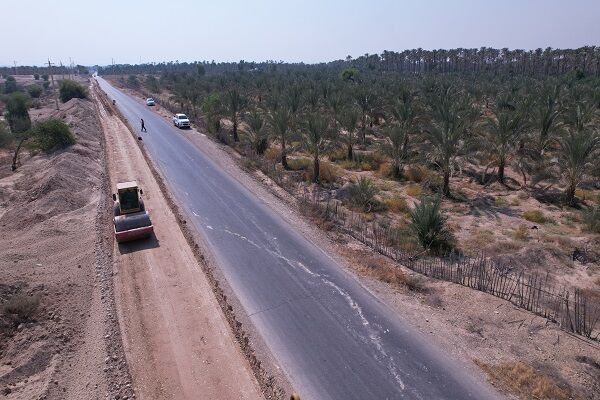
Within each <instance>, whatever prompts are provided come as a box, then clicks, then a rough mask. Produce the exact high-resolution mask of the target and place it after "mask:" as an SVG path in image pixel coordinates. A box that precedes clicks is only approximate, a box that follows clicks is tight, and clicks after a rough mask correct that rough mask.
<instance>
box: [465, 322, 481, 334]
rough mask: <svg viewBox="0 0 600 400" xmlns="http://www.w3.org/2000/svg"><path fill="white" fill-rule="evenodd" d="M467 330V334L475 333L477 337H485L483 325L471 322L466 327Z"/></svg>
mask: <svg viewBox="0 0 600 400" xmlns="http://www.w3.org/2000/svg"><path fill="white" fill-rule="evenodd" d="M465 329H466V330H467V332H469V333H474V334H476V335H479V336H483V326H481V325H477V324H476V323H474V322H469V323H468V324H467V325H466V326H465Z"/></svg>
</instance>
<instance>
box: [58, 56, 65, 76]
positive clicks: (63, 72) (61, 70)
mask: <svg viewBox="0 0 600 400" xmlns="http://www.w3.org/2000/svg"><path fill="white" fill-rule="evenodd" d="M59 64H60V72H61V74H62V80H63V81H64V80H65V69H64V68H63V65H62V61H59Z"/></svg>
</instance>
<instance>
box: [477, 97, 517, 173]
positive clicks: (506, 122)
mask: <svg viewBox="0 0 600 400" xmlns="http://www.w3.org/2000/svg"><path fill="white" fill-rule="evenodd" d="M485 126H486V127H487V129H488V133H489V134H488V135H487V136H485V138H484V139H483V140H485V141H486V143H487V148H488V151H489V152H490V153H491V155H492V156H493V157H495V158H496V160H495V161H496V163H497V165H498V181H499V182H500V183H504V168H505V167H506V163H507V161H508V158H509V156H510V155H511V153H512V150H513V149H514V148H515V146H516V145H517V144H518V143H519V141H520V139H521V137H522V135H523V132H524V129H525V118H524V116H523V113H522V111H521V110H518V109H517V108H516V107H515V106H514V105H513V104H512V103H511V102H510V101H507V100H505V99H498V100H497V101H496V109H495V111H494V114H493V115H492V116H490V117H488V118H487V119H486V121H485Z"/></svg>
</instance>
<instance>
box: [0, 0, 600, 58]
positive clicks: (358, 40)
mask: <svg viewBox="0 0 600 400" xmlns="http://www.w3.org/2000/svg"><path fill="white" fill-rule="evenodd" d="M0 15H1V16H0V65H1V66H6V65H9V66H12V65H13V63H14V62H15V61H16V63H17V65H41V64H43V63H44V62H47V60H48V59H50V60H51V61H52V62H55V63H59V62H62V63H63V64H69V63H70V60H72V61H73V62H74V63H75V64H82V65H95V64H98V65H106V64H110V63H112V62H113V60H114V62H115V63H117V64H119V63H131V64H134V63H140V62H142V63H146V62H160V61H176V60H178V61H196V60H198V61H202V60H206V61H212V60H215V61H217V62H218V61H239V60H242V59H243V60H246V61H264V60H275V61H287V62H300V61H302V62H306V63H315V62H321V61H331V60H337V59H342V58H346V56H348V55H350V56H352V57H357V56H360V55H363V54H365V53H369V54H374V53H381V52H383V51H384V50H388V51H402V50H404V49H413V48H419V47H421V48H423V49H440V48H446V49H448V48H457V47H463V48H479V47H482V46H486V47H495V48H503V47H508V48H511V49H514V48H520V49H535V48H538V47H541V48H546V47H553V48H576V47H581V46H585V45H596V46H600V22H599V21H600V0H502V1H498V0H479V1H476V0H446V1H443V0H410V1H408V0H396V1H393V0H370V1H366V0H364V1H357V0H320V1H319V0H295V1H285V0H279V1H277V0H212V1H207V0H170V1H165V0H163V1H158V0H144V1H141V0H101V1H85V0H56V1H53V0H37V1H36V0H0Z"/></svg>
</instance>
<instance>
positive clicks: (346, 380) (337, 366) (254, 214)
mask: <svg viewBox="0 0 600 400" xmlns="http://www.w3.org/2000/svg"><path fill="white" fill-rule="evenodd" d="M98 82H99V83H100V86H101V87H102V89H103V90H104V91H105V92H106V93H107V94H108V95H109V98H111V99H116V102H117V106H118V107H119V108H120V109H121V111H122V112H123V114H124V115H125V117H126V118H127V119H128V120H129V121H130V124H131V125H132V126H133V127H134V128H138V127H139V125H140V118H143V119H144V121H145V122H146V127H147V128H148V134H144V143H145V144H146V146H147V148H148V151H149V153H150V156H151V157H152V159H153V160H154V162H155V163H156V164H157V166H158V168H159V170H160V172H161V174H162V175H163V177H164V178H165V180H166V182H167V184H168V186H169V189H170V190H171V191H172V192H173V194H174V196H175V197H176V198H177V199H178V201H179V202H180V204H182V205H183V206H184V209H185V210H184V211H185V212H186V213H187V214H188V215H187V219H188V221H191V222H193V226H194V227H195V228H196V229H198V231H199V232H200V233H201V234H202V235H203V236H204V237H205V239H206V240H207V242H208V244H209V245H210V246H211V249H212V251H213V252H214V254H215V256H216V257H217V259H218V261H219V263H220V268H222V270H223V273H224V275H225V277H226V279H227V280H228V282H229V284H230V286H231V287H232V289H233V290H234V291H235V293H236V295H237V296H238V298H239V300H240V302H241V304H242V305H243V307H244V308H245V311H246V312H247V314H248V315H249V316H250V318H251V320H252V321H253V323H254V324H255V327H256V329H257V331H258V332H259V334H260V335H261V336H262V337H263V340H264V342H265V343H266V344H267V346H268V347H269V349H270V350H271V352H272V353H273V355H274V357H275V358H276V359H277V361H278V362H279V364H280V366H281V367H282V368H283V370H284V371H285V373H286V374H287V376H288V377H289V379H290V382H291V383H292V385H293V386H294V388H295V389H296V390H298V391H299V392H300V394H301V395H302V399H303V400H304V399H313V400H325V399H360V400H367V399H377V400H379V399H427V400H430V399H491V398H497V397H496V396H497V395H496V394H495V393H494V392H493V391H492V390H491V389H490V388H489V387H488V386H487V385H484V384H480V383H478V382H477V381H476V380H475V379H474V378H473V377H472V376H470V375H469V371H468V370H466V369H465V368H464V367H463V366H462V365H461V364H459V363H458V362H456V361H454V360H450V359H449V358H448V357H447V356H446V355H445V354H444V353H443V352H442V351H440V350H439V349H437V348H436V347H435V346H434V345H432V344H431V343H430V342H429V341H428V340H427V339H426V338H424V337H422V335H421V334H420V333H419V332H418V331H416V330H415V329H413V328H411V327H410V326H409V325H408V323H406V322H405V321H403V320H402V319H400V318H398V316H397V315H396V314H395V313H394V312H392V311H391V310H390V309H388V307H387V306H385V305H384V304H382V303H381V302H380V301H378V300H377V299H376V298H375V297H374V296H373V295H371V294H370V293H369V292H368V291H367V290H365V289H364V288H363V287H362V286H361V285H360V284H359V283H358V282H357V281H356V280H355V279H354V278H352V277H350V276H349V275H348V274H346V273H345V272H344V271H343V270H342V268H341V267H340V266H338V265H336V263H335V262H334V261H333V260H332V259H331V258H330V257H328V256H327V255H326V254H325V253H324V252H323V251H322V250H321V249H319V248H318V247H317V246H316V245H315V244H313V243H312V242H311V241H309V240H307V239H306V238H304V237H303V236H301V235H300V234H298V233H296V232H295V231H294V228H293V227H292V226H290V225H288V224H287V223H286V222H285V221H284V220H283V219H282V218H281V217H280V216H279V215H277V214H276V213H275V212H274V211H272V210H270V209H269V208H268V207H267V206H266V205H265V204H264V203H263V202H261V200H259V199H258V198H256V197H255V196H254V195H253V194H252V193H250V192H249V191H248V190H247V189H246V188H244V187H243V186H242V185H241V184H240V183H239V182H238V181H236V180H235V179H234V178H232V177H231V176H229V175H228V174H227V173H225V172H223V171H222V170H220V169H219V168H218V167H217V166H216V165H215V164H214V163H213V161H212V160H211V159H210V157H209V156H207V155H205V154H203V152H202V151H201V150H199V149H198V148H197V147H195V146H194V145H193V144H191V143H190V142H189V141H188V140H187V139H186V138H185V137H184V136H183V135H181V134H180V133H179V132H178V130H177V129H176V128H174V127H173V126H172V124H170V123H169V122H170V121H165V119H164V118H161V117H160V116H159V115H158V114H156V113H154V112H153V111H152V110H150V109H148V108H147V107H145V106H144V105H142V104H140V103H138V102H137V101H135V100H134V99H132V98H131V97H129V96H128V95H126V94H124V93H122V92H120V91H118V90H117V89H115V88H113V87H112V86H111V85H109V84H108V83H107V82H106V81H105V80H103V79H102V78H98Z"/></svg>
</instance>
